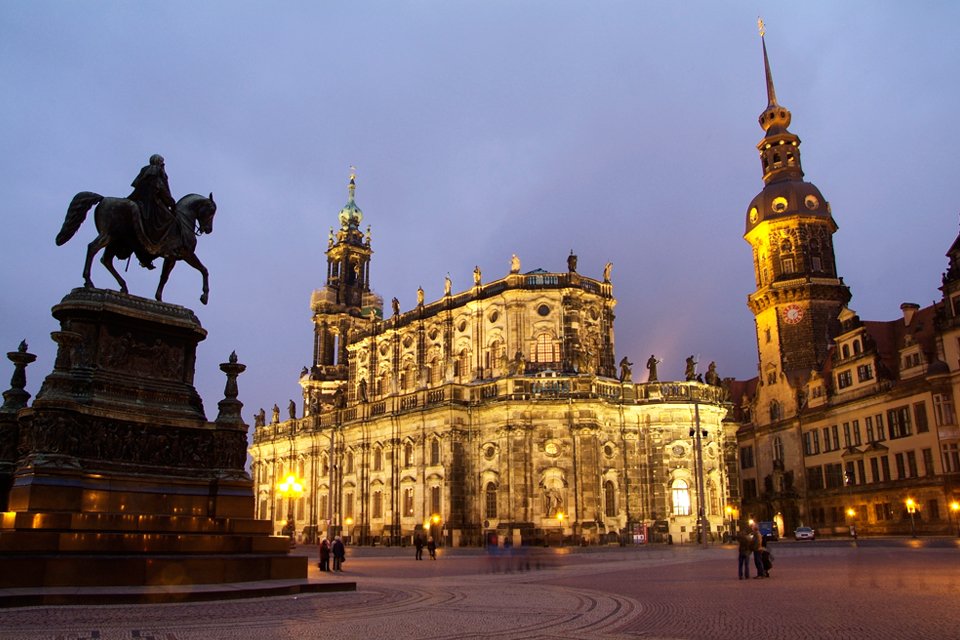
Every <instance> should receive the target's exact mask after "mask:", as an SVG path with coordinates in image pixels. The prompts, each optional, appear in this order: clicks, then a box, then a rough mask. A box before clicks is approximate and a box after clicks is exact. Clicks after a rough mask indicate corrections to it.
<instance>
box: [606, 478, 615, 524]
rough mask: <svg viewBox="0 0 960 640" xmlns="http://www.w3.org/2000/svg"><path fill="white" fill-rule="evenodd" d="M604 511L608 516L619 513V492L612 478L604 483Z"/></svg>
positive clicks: (611, 516)
mask: <svg viewBox="0 0 960 640" xmlns="http://www.w3.org/2000/svg"><path fill="white" fill-rule="evenodd" d="M603 512H604V515H606V516H607V517H608V518H613V517H616V515H617V494H616V491H615V489H614V488H613V482H611V481H610V480H607V481H606V482H604V483H603Z"/></svg>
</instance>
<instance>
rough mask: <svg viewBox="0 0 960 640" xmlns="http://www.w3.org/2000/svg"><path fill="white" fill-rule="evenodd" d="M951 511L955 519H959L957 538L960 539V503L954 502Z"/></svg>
mask: <svg viewBox="0 0 960 640" xmlns="http://www.w3.org/2000/svg"><path fill="white" fill-rule="evenodd" d="M950 511H951V513H953V517H954V518H956V519H957V537H958V538H960V513H958V512H960V502H957V501H956V500H954V501H953V502H951V503H950Z"/></svg>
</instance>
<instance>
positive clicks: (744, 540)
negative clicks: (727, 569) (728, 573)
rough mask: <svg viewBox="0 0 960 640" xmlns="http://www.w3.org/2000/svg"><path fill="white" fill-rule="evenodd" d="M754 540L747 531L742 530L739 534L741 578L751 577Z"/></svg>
mask: <svg viewBox="0 0 960 640" xmlns="http://www.w3.org/2000/svg"><path fill="white" fill-rule="evenodd" d="M752 543H753V540H752V539H751V537H750V534H749V533H747V532H746V531H742V530H741V531H740V534H739V535H738V536H737V577H738V579H739V580H749V579H750V555H751V553H752V546H753V545H752Z"/></svg>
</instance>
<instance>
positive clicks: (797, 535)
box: [793, 527, 817, 540]
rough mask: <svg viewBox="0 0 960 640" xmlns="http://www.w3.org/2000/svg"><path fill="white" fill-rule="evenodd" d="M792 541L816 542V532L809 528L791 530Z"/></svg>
mask: <svg viewBox="0 0 960 640" xmlns="http://www.w3.org/2000/svg"><path fill="white" fill-rule="evenodd" d="M793 539H794V540H816V539H817V532H816V531H814V530H813V529H812V528H810V527H797V528H796V529H794V530H793Z"/></svg>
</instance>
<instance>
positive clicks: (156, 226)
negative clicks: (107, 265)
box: [129, 153, 177, 269]
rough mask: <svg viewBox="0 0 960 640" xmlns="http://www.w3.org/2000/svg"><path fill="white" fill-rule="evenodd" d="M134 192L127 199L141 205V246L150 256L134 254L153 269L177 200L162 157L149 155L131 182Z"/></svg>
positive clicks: (147, 266) (171, 222)
mask: <svg viewBox="0 0 960 640" xmlns="http://www.w3.org/2000/svg"><path fill="white" fill-rule="evenodd" d="M130 186H132V187H133V192H132V193H131V194H130V196H129V198H130V199H131V200H133V201H134V202H136V203H137V204H138V205H139V206H140V226H141V229H142V230H143V241H144V248H145V249H146V250H147V251H148V252H149V253H150V254H153V255H151V256H147V255H141V254H140V253H138V254H137V257H138V258H139V259H140V264H141V266H144V267H146V268H147V269H153V256H155V255H156V254H159V253H160V242H161V241H162V240H163V237H164V236H165V235H166V234H167V233H168V232H169V231H170V227H172V226H173V224H174V221H175V218H176V214H175V212H176V206H177V203H176V201H175V200H174V199H173V196H172V195H170V181H169V180H168V179H167V170H166V168H165V167H164V162H163V156H161V155H160V154H158V153H155V154H153V155H152V156H150V163H149V164H148V165H147V166H145V167H144V168H142V169H140V173H139V174H137V177H136V178H134V179H133V182H131V183H130Z"/></svg>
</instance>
